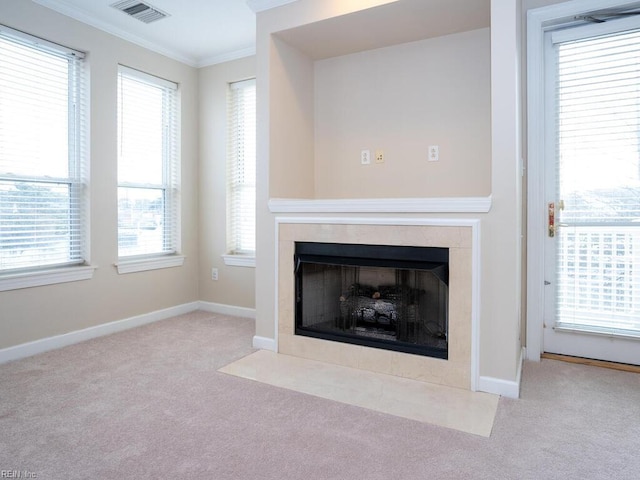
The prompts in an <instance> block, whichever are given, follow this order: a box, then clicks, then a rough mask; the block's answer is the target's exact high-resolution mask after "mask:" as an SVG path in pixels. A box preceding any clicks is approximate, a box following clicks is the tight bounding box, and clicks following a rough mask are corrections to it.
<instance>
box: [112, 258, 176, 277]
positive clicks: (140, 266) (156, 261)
mask: <svg viewBox="0 0 640 480" xmlns="http://www.w3.org/2000/svg"><path fill="white" fill-rule="evenodd" d="M184 259H185V257H184V255H166V256H163V257H153V258H137V259H130V260H120V261H118V263H116V264H115V267H116V268H117V269H118V273H119V274H120V275H122V274H123V273H135V272H145V271H147V270H158V269H159V268H171V267H181V266H182V265H184Z"/></svg>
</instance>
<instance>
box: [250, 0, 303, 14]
mask: <svg viewBox="0 0 640 480" xmlns="http://www.w3.org/2000/svg"><path fill="white" fill-rule="evenodd" d="M297 1H298V0H247V5H248V6H249V8H250V9H251V10H253V11H254V12H255V13H259V12H263V11H265V10H270V9H272V8H276V7H280V6H282V5H286V4H287V3H293V2H297Z"/></svg>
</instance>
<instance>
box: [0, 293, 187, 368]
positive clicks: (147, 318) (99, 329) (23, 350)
mask: <svg viewBox="0 0 640 480" xmlns="http://www.w3.org/2000/svg"><path fill="white" fill-rule="evenodd" d="M198 307H199V303H198V302H191V303H185V304H183V305H177V306H175V307H170V308H165V309H163V310H156V311H155V312H151V313H145V314H142V315H137V316H135V317H130V318H125V319H123V320H116V321H114V322H109V323H104V324H102V325H96V326H95V327H89V328H84V329H82V330H76V331H74V332H69V333H64V334H62V335H56V336H54V337H48V338H43V339H40V340H35V341H33V342H27V343H23V344H21V345H15V346H13V347H8V348H3V349H2V350H0V363H6V362H10V361H12V360H18V359H20V358H25V357H30V356H32V355H37V354H39V353H44V352H48V351H49V350H55V349H56V348H62V347H66V346H68V345H73V344H75V343H80V342H84V341H85V340H90V339H92V338H97V337H102V336H105V335H110V334H112V333H117V332H121V331H123V330H129V329H130V328H135V327H139V326H142V325H146V324H148V323H153V322H157V321H159V320H164V319H166V318H171V317H175V316H176V315H182V314H185V313H189V312H192V311H194V310H198Z"/></svg>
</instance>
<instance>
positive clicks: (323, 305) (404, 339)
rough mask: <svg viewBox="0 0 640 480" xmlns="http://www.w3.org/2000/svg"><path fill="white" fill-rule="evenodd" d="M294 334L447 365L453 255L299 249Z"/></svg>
mask: <svg viewBox="0 0 640 480" xmlns="http://www.w3.org/2000/svg"><path fill="white" fill-rule="evenodd" d="M294 270H295V301H296V305H295V335H301V336H307V337H313V338H319V339H324V340H331V341H335V342H343V343H350V344H354V345H362V346H366V347H373V348H380V349H385V350H391V351H396V352H404V353H411V354H415V355H424V356H429V357H435V358H440V359H447V358H448V354H449V351H448V335H449V317H448V303H449V249H448V248H438V247H413V246H399V245H359V244H340V243H318V242H295V256H294Z"/></svg>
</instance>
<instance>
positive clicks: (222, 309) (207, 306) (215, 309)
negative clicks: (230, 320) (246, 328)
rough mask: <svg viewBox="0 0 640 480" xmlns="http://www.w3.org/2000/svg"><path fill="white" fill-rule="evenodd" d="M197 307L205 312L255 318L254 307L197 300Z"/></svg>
mask: <svg viewBox="0 0 640 480" xmlns="http://www.w3.org/2000/svg"><path fill="white" fill-rule="evenodd" d="M197 303H198V308H199V309H200V310H204V311H205V312H212V313H221V314H223V315H231V316H234V317H244V318H253V319H254V320H255V318H256V309H255V308H245V307H236V306H233V305H225V304H224V303H213V302H202V301H200V302H197Z"/></svg>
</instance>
